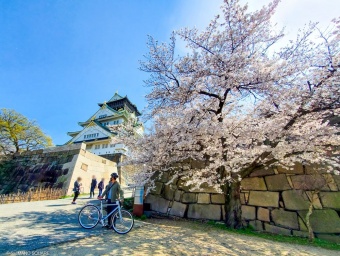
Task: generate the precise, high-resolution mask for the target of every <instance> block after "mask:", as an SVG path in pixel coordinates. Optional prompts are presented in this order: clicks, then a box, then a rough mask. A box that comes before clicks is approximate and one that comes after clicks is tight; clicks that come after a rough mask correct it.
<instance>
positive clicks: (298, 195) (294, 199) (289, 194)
mask: <svg viewBox="0 0 340 256" xmlns="http://www.w3.org/2000/svg"><path fill="white" fill-rule="evenodd" d="M282 199H283V202H284V204H285V208H286V209H287V210H308V208H309V203H310V202H309V200H308V198H307V196H306V195H305V193H304V192H303V191H301V190H286V191H283V192H282Z"/></svg>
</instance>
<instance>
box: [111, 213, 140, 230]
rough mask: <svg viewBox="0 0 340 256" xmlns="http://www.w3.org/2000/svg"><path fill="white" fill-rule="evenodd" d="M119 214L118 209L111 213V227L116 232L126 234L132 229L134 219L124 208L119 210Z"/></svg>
mask: <svg viewBox="0 0 340 256" xmlns="http://www.w3.org/2000/svg"><path fill="white" fill-rule="evenodd" d="M121 214H122V217H121V218H120V216H119V211H117V212H116V213H114V214H113V215H112V217H111V218H112V227H113V229H114V231H116V232H117V233H118V234H126V233H128V232H129V231H130V230H131V229H132V227H133V224H134V220H133V217H132V215H131V213H129V212H128V211H126V210H121Z"/></svg>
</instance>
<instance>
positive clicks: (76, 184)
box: [72, 177, 81, 204]
mask: <svg viewBox="0 0 340 256" xmlns="http://www.w3.org/2000/svg"><path fill="white" fill-rule="evenodd" d="M80 181H81V177H78V178H77V180H76V181H75V182H74V188H73V191H74V197H73V201H72V204H76V200H77V198H78V196H79V194H80V186H81V183H80Z"/></svg>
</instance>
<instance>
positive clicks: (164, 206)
mask: <svg viewBox="0 0 340 256" xmlns="http://www.w3.org/2000/svg"><path fill="white" fill-rule="evenodd" d="M145 203H148V204H150V207H151V210H153V211H156V212H160V213H168V207H169V201H168V200H166V199H164V198H162V197H158V196H155V195H152V194H149V195H147V197H146V198H145Z"/></svg>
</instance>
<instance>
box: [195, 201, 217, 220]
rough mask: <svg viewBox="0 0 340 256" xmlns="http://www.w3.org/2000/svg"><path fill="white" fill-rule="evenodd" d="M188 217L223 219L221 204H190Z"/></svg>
mask: <svg viewBox="0 0 340 256" xmlns="http://www.w3.org/2000/svg"><path fill="white" fill-rule="evenodd" d="M188 218H190V219H208V220H221V206H220V205H217V204H208V205H207V204H190V205H189V208H188Z"/></svg>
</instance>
